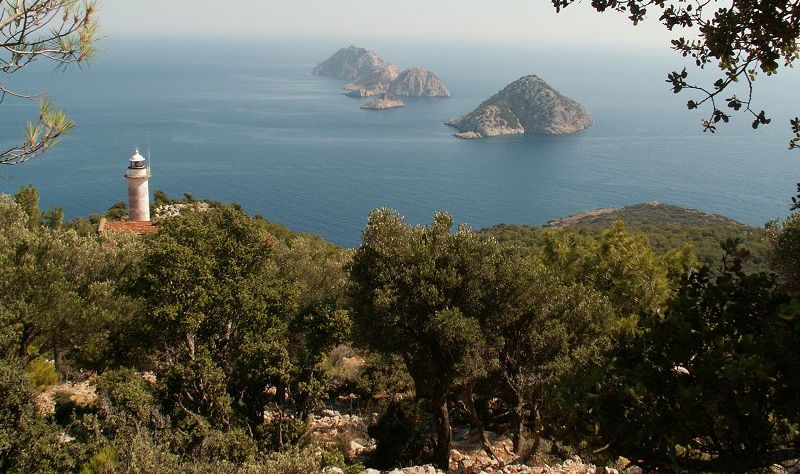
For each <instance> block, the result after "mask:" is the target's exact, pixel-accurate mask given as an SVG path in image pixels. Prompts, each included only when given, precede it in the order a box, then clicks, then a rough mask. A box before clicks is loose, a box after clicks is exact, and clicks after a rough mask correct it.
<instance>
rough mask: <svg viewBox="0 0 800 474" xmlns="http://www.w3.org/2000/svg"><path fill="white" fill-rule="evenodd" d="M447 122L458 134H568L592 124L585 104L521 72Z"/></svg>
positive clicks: (533, 76) (465, 135)
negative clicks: (462, 114) (502, 87)
mask: <svg viewBox="0 0 800 474" xmlns="http://www.w3.org/2000/svg"><path fill="white" fill-rule="evenodd" d="M447 125H450V126H451V127H454V128H455V129H456V130H458V132H459V133H457V134H456V137H458V138H481V137H495V136H501V135H520V134H523V133H528V134H545V135H568V134H572V133H578V132H580V131H582V130H585V129H587V128H589V127H590V126H591V125H592V116H591V115H590V114H589V111H588V110H586V107H584V106H583V105H581V104H579V103H578V102H576V101H574V100H572V99H570V98H569V97H565V96H563V95H561V94H560V93H559V92H558V91H556V90H555V89H553V88H552V87H550V85H548V84H547V83H546V82H545V81H543V80H542V79H540V78H539V77H538V76H535V75H530V76H525V77H523V78H521V79H519V80H517V81H515V82H513V83H511V84H510V85H508V86H507V87H506V88H505V89H503V90H502V91H500V92H498V93H497V94H495V95H494V96H492V97H491V98H490V99H489V100H487V101H485V102H484V103H482V104H481V105H479V106H478V108H477V109H475V110H473V111H472V112H470V113H469V114H467V115H464V116H462V117H459V118H455V119H453V120H451V121H449V122H447Z"/></svg>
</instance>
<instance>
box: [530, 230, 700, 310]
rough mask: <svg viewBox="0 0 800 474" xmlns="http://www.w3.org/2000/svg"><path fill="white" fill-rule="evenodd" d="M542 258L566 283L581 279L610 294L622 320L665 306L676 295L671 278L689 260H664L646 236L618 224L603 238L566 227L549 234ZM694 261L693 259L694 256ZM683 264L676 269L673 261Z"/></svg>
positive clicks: (607, 231)
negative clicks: (629, 230) (575, 232)
mask: <svg viewBox="0 0 800 474" xmlns="http://www.w3.org/2000/svg"><path fill="white" fill-rule="evenodd" d="M541 255H542V259H543V261H544V263H545V265H547V266H548V267H549V268H552V269H553V270H554V271H556V272H557V273H558V274H559V275H560V276H561V277H562V278H564V279H565V281H567V282H575V283H582V284H584V285H586V286H588V287H591V288H594V289H596V290H598V291H600V292H601V293H603V294H605V295H607V296H608V298H609V300H610V302H611V304H612V306H613V307H614V309H615V311H616V312H617V314H618V315H619V316H620V317H621V318H635V317H636V316H637V315H638V314H639V313H641V312H642V311H654V310H657V309H658V308H660V307H662V306H663V305H664V304H665V303H666V302H667V299H668V298H669V297H670V296H671V294H672V283H671V280H670V276H673V277H674V275H672V274H674V273H678V274H679V273H681V272H683V271H684V270H685V268H683V266H684V262H686V259H684V258H678V259H664V258H662V257H661V256H659V255H657V254H656V253H655V252H654V251H653V250H652V249H651V248H650V246H649V244H648V241H647V238H646V237H644V236H642V235H636V234H632V233H629V232H628V231H627V229H626V227H625V225H624V224H622V223H621V222H615V223H614V224H613V225H612V226H611V227H610V228H608V229H607V230H606V231H605V232H603V234H602V236H601V238H600V239H599V240H597V239H594V238H593V237H591V236H584V235H579V234H574V233H569V232H564V231H552V232H549V233H547V234H546V236H545V241H544V245H543V248H542V251H541ZM689 261H691V259H689ZM669 262H672V263H675V264H676V265H678V268H671V267H670V266H669V265H668V263H669Z"/></svg>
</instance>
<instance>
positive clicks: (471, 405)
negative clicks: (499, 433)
mask: <svg viewBox="0 0 800 474" xmlns="http://www.w3.org/2000/svg"><path fill="white" fill-rule="evenodd" d="M466 393H467V394H466V406H467V411H468V412H469V416H470V418H471V419H472V426H474V427H475V429H477V430H478V434H480V436H481V443H483V450H484V451H486V454H488V455H489V456H491V457H492V459H497V455H496V454H495V452H494V448H493V447H492V443H491V442H490V441H489V437H488V436H486V430H484V428H483V421H482V420H481V418H480V416H478V410H477V408H475V396H474V395H473V393H472V385H470V386H469V387H467V392H466Z"/></svg>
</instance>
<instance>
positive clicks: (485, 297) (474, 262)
mask: <svg viewBox="0 0 800 474" xmlns="http://www.w3.org/2000/svg"><path fill="white" fill-rule="evenodd" d="M452 227H453V220H452V218H451V217H450V216H449V215H447V214H436V216H435V217H434V219H433V222H432V223H431V224H430V225H429V226H426V227H421V226H417V227H412V226H410V225H408V224H406V223H405V222H404V220H403V218H402V217H401V216H400V215H399V214H398V213H396V212H394V211H392V210H389V209H378V210H376V211H373V212H372V213H371V214H370V216H369V221H368V224H367V227H366V229H365V230H364V233H363V237H362V243H361V246H360V247H359V248H358V250H357V251H356V253H355V255H354V256H353V262H352V265H351V268H350V275H351V279H352V289H351V296H352V300H353V301H352V306H353V312H354V314H353V318H354V322H355V324H356V327H357V330H358V337H359V338H360V339H362V340H363V341H364V342H365V343H366V345H368V346H369V347H370V348H372V349H375V350H377V351H379V352H383V353H387V354H396V355H398V356H400V357H401V358H402V359H403V361H404V362H405V365H406V367H407V369H408V372H409V374H410V375H411V377H412V379H413V381H414V388H415V391H416V396H417V398H418V399H420V400H425V401H427V402H428V403H429V407H430V410H431V411H432V412H433V413H434V416H435V419H436V426H437V444H436V452H435V453H434V458H435V459H434V461H435V463H436V464H437V466H438V467H440V468H441V469H447V468H448V465H449V455H450V443H451V438H452V432H451V426H450V415H449V408H448V398H449V397H450V396H451V393H452V391H453V389H454V388H455V387H456V386H457V385H459V383H460V382H462V381H463V380H464V379H468V378H470V377H474V376H475V375H476V374H475V373H474V370H475V369H476V368H480V364H478V363H476V361H477V360H478V359H480V357H481V354H482V352H483V347H484V341H483V337H482V331H481V326H480V321H481V320H483V319H485V317H486V315H487V314H488V313H489V312H490V311H491V305H490V302H491V298H490V291H491V288H492V287H493V283H492V281H493V279H494V273H495V270H494V269H495V268H496V267H497V264H498V263H499V261H500V257H501V256H500V252H499V249H498V246H497V245H496V244H495V243H494V242H493V241H490V240H486V239H484V238H482V237H479V236H478V235H477V234H475V233H474V232H472V231H470V230H468V229H465V228H461V229H459V230H458V231H457V232H455V233H453V232H452Z"/></svg>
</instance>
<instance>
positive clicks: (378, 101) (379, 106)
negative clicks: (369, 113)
mask: <svg viewBox="0 0 800 474" xmlns="http://www.w3.org/2000/svg"><path fill="white" fill-rule="evenodd" d="M405 106H406V104H404V103H403V101H402V100H400V99H398V98H397V97H395V96H393V95H391V94H381V95H380V96H378V97H376V98H375V99H373V100H371V101H369V102H367V103H365V104H363V105H362V106H361V108H362V109H364V110H388V109H396V108H399V107H405Z"/></svg>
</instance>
